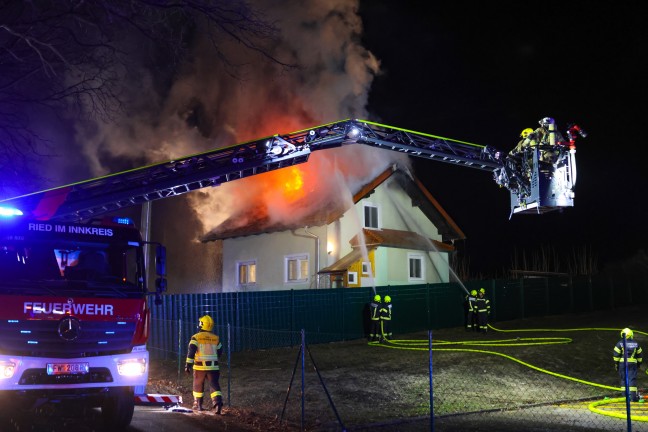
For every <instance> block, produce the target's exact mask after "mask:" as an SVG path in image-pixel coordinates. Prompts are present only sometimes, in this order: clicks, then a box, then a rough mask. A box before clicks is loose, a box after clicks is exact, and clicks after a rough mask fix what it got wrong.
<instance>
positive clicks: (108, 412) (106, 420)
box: [101, 388, 135, 431]
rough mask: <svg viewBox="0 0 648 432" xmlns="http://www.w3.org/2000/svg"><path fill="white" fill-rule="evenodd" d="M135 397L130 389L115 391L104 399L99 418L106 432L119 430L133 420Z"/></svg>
mask: <svg viewBox="0 0 648 432" xmlns="http://www.w3.org/2000/svg"><path fill="white" fill-rule="evenodd" d="M134 410H135V396H134V393H133V389H132V388H128V389H116V390H115V391H112V392H111V393H110V394H109V395H108V396H106V398H105V399H104V402H103V405H102V406H101V418H102V422H103V424H104V425H105V426H107V428H108V430H111V431H112V430H119V429H123V428H125V427H126V426H128V425H129V424H130V422H131V420H132V419H133V411H134Z"/></svg>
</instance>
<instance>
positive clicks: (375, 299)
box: [374, 294, 380, 302]
mask: <svg viewBox="0 0 648 432" xmlns="http://www.w3.org/2000/svg"><path fill="white" fill-rule="evenodd" d="M374 301H377V302H379V301H380V296H379V295H378V294H376V295H375V296H374Z"/></svg>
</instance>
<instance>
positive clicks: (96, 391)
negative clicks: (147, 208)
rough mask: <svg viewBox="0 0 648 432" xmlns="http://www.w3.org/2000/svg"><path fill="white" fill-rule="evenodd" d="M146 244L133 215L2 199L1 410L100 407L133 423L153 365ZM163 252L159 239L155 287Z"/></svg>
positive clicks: (120, 423) (110, 417)
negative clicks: (86, 217)
mask: <svg viewBox="0 0 648 432" xmlns="http://www.w3.org/2000/svg"><path fill="white" fill-rule="evenodd" d="M144 247H145V242H143V241H142V238H141V235H140V233H139V231H138V230H137V229H136V228H135V226H134V224H133V223H132V222H131V221H130V220H128V219H124V218H114V219H113V218H104V219H102V220H95V221H90V222H88V223H67V222H55V221H41V220H33V219H29V218H26V217H25V216H23V215H22V214H21V212H20V211H19V210H16V209H7V208H0V275H1V277H0V334H2V338H0V402H1V405H0V410H12V411H9V412H14V411H13V410H16V409H20V410H29V409H36V408H37V407H39V406H41V405H43V404H45V403H52V404H67V405H69V406H70V407H75V408H80V409H87V408H94V407H100V408H101V413H102V420H103V423H104V424H105V426H106V427H107V428H108V430H114V429H118V428H123V427H125V426H127V425H128V424H129V423H130V421H131V419H132V416H133V410H134V404H135V397H134V395H135V394H136V393H143V391H144V386H145V385H146V383H147V380H148V368H149V354H148V351H147V349H146V342H147V339H148V336H149V326H150V310H149V304H148V300H147V296H148V295H149V294H152V293H149V292H148V290H147V288H146V286H147V285H146V282H147V281H146V279H147V274H146V267H145V254H144ZM165 257H166V251H165V249H164V247H163V246H161V245H157V247H156V273H157V280H156V286H157V287H158V292H157V293H156V294H160V293H161V291H163V290H164V288H165V286H166V280H165V273H166V271H165V266H166V264H165Z"/></svg>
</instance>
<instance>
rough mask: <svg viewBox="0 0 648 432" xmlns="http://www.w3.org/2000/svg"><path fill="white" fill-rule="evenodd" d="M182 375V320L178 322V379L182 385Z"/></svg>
mask: <svg viewBox="0 0 648 432" xmlns="http://www.w3.org/2000/svg"><path fill="white" fill-rule="evenodd" d="M181 373H182V318H180V319H179V320H178V378H177V383H180V374H181Z"/></svg>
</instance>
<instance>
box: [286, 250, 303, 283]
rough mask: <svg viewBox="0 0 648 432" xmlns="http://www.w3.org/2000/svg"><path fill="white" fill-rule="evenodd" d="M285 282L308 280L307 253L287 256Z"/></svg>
mask: <svg viewBox="0 0 648 432" xmlns="http://www.w3.org/2000/svg"><path fill="white" fill-rule="evenodd" d="M285 262H286V282H306V281H307V280H308V255H291V256H287V257H286V259H285Z"/></svg>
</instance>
